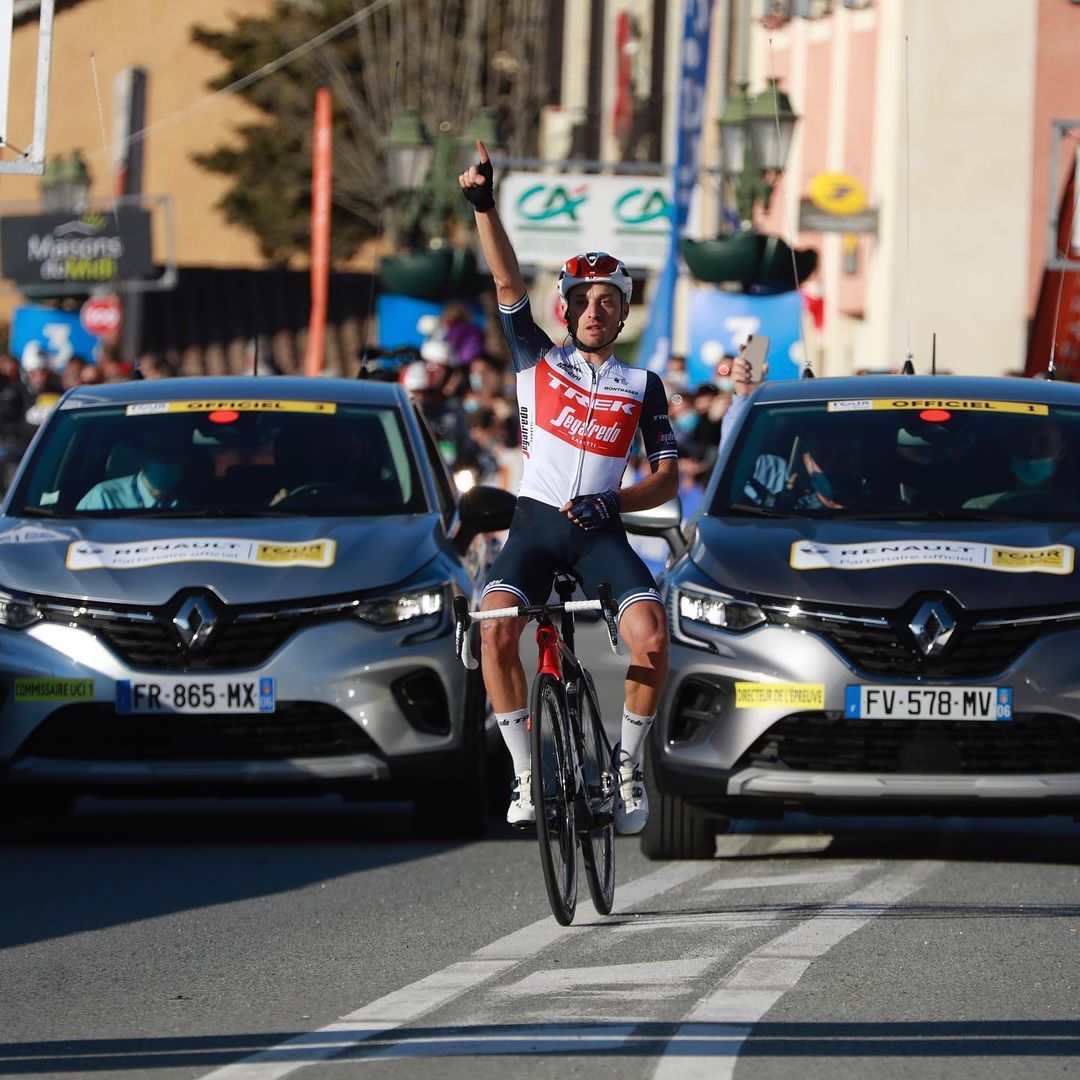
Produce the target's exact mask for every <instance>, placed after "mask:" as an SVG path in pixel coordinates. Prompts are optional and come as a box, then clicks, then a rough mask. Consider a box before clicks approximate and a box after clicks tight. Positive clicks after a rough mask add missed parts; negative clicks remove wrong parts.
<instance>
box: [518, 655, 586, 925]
mask: <svg viewBox="0 0 1080 1080" xmlns="http://www.w3.org/2000/svg"><path fill="white" fill-rule="evenodd" d="M530 706H531V707H530V714H529V715H530V721H531V723H532V789H533V804H534V805H535V807H536V839H537V841H538V843H539V845H540V865H541V867H543V870H544V885H545V886H546V888H547V894H548V901H549V902H550V904H551V911H552V914H553V915H554V916H555V918H556V920H557V921H558V922H560V923H561V924H562V925H563V926H569V925H570V923H571V922H573V919H574V910H575V908H576V907H577V849H576V847H575V842H576V841H575V834H574V778H573V763H572V759H571V756H570V731H569V725H568V722H567V715H566V695H565V693H564V691H563V687H562V683H561V682H559V680H558V679H556V678H555V677H554V676H553V675H547V674H540V675H537V676H536V679H535V681H534V682H533V688H532V701H531V702H530Z"/></svg>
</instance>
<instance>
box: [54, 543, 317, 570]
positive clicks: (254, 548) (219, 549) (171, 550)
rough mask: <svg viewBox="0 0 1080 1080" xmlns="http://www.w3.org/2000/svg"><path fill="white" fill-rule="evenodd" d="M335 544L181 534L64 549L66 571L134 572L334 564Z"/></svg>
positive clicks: (80, 544) (72, 546)
mask: <svg viewBox="0 0 1080 1080" xmlns="http://www.w3.org/2000/svg"><path fill="white" fill-rule="evenodd" d="M336 552H337V542H336V541H335V540H327V539H319V540H304V541H301V542H299V543H294V544H282V543H278V542H277V541H273V540H251V539H245V538H240V537H230V536H183V537H176V538H174V539H162V540H141V541H133V542H131V543H128V544H93V543H91V542H90V541H88V540H78V541H76V542H75V543H74V544H71V545H70V546H69V547H68V552H67V568H68V569H69V570H138V569H141V568H142V567H144V566H164V565H167V564H169V563H186V562H223V563H236V564H238V565H243V566H264V567H265V566H273V567H281V566H310V567H314V568H315V569H319V570H322V569H325V568H326V567H328V566H333V564H334V558H335V555H336Z"/></svg>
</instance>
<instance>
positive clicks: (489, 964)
mask: <svg viewBox="0 0 1080 1080" xmlns="http://www.w3.org/2000/svg"><path fill="white" fill-rule="evenodd" d="M715 870H716V864H715V863H711V862H702V863H672V864H670V865H668V866H665V867H663V868H662V869H660V870H657V871H655V872H653V873H651V874H646V875H645V877H643V878H638V879H637V881H632V882H630V883H629V884H628V885H621V886H619V887H618V889H617V890H616V894H615V899H616V904H617V910H618V911H623V910H625V909H626V908H628V907H632V906H633V905H634V904H640V903H643V902H644V901H646V900H651V899H652V898H653V897H654V896H658V895H659V894H660V893H664V892H667V891H668V890H669V889H674V888H677V887H678V886H680V885H684V884H685V883H686V882H688V881H692V880H693V879H694V878H696V877H701V876H702V875H703V874H707V873H711V872H714V871H715ZM578 919H579V921H578V923H576V924H575V925H574V926H559V924H558V923H556V922H555V920H554V919H552V918H550V917H548V918H545V919H540V920H539V921H537V922H535V923H533V924H532V925H531V926H526V927H525V928H524V929H522V930H516V931H514V933H512V934H507V935H506V936H505V937H502V938H499V940H498V941H494V942H492V943H491V944H490V945H486V946H484V947H483V948H481V949H477V951H476V952H474V953H473V954H472V956H471V957H470V958H469V959H468V960H463V961H461V962H460V963H457V964H450V965H449V967H446V968H443V969H442V971H437V972H435V973H434V974H432V975H428V976H427V977H426V978H423V979H419V980H418V981H416V982H414V983H411V984H410V985H409V986H405V987H402V988H401V989H400V990H395V991H394V992H393V993H390V994H387V995H385V996H384V997H381V998H379V999H378V1000H376V1001H373V1002H371V1003H370V1004H368V1005H365V1006H363V1007H362V1008H359V1009H356V1010H355V1011H354V1012H351V1013H348V1014H346V1015H345V1016H343V1017H341V1019H340V1020H338V1021H336V1022H335V1023H333V1024H327V1025H326V1026H325V1027H322V1028H319V1029H318V1030H317V1031H312V1032H306V1033H305V1034H303V1035H297V1036H296V1037H295V1038H292V1039H288V1040H286V1041H285V1042H282V1043H278V1044H277V1045H276V1046H272V1047H269V1048H268V1049H266V1050H263V1051H260V1052H259V1053H257V1054H252V1055H250V1056H249V1057H246V1058H243V1059H241V1060H240V1061H238V1062H235V1063H233V1064H232V1065H225V1066H223V1067H222V1068H220V1069H214V1070H213V1071H212V1072H209V1073H206V1074H205V1075H204V1077H203V1080H278V1078H279V1077H282V1076H288V1075H289V1073H292V1072H295V1071H296V1070H297V1069H302V1068H305V1067H306V1066H308V1065H313V1064H315V1063H316V1062H319V1061H325V1060H326V1059H327V1058H332V1057H336V1056H337V1055H338V1054H342V1053H345V1052H346V1051H347V1050H349V1049H350V1048H352V1047H355V1046H357V1045H359V1044H360V1043H362V1042H364V1041H365V1040H368V1039H371V1038H374V1037H375V1036H378V1035H381V1034H384V1033H385V1032H388V1031H392V1030H393V1029H394V1028H397V1027H400V1026H401V1025H402V1024H407V1023H411V1022H412V1021H414V1020H417V1019H419V1018H420V1017H421V1016H423V1015H424V1014H425V1013H428V1012H431V1011H432V1010H434V1009H437V1008H439V1007H441V1006H443V1005H446V1004H447V1003H448V1002H450V1001H453V1000H454V999H455V998H457V997H460V996H461V995H462V994H464V993H466V992H468V991H469V990H472V989H474V988H476V987H477V986H480V985H482V984H483V983H485V982H488V981H489V980H490V979H493V978H495V977H496V976H497V975H501V974H502V973H503V972H504V971H507V970H508V969H510V968H512V967H514V966H515V965H517V964H520V963H522V962H523V961H525V960H529V959H531V958H532V957H533V956H535V955H536V953H538V952H540V951H541V950H542V949H546V948H547V947H548V946H550V945H553V944H555V943H556V942H558V941H561V940H562V939H563V938H566V937H569V936H570V935H572V934H583V933H588V932H589V931H590V930H593V929H596V927H597V926H604V925H606V920H605V919H602V918H601V916H599V915H597V914H596V912H595V910H594V909H593V907H592V905H591V904H590V903H588V901H586V902H584V903H583V904H582V906H581V908H580V909H579V914H578Z"/></svg>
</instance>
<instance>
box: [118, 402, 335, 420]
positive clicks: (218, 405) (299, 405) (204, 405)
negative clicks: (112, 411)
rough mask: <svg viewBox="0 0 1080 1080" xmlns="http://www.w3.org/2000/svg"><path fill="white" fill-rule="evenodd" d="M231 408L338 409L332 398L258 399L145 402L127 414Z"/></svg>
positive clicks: (127, 411)
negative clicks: (297, 399) (310, 399)
mask: <svg viewBox="0 0 1080 1080" xmlns="http://www.w3.org/2000/svg"><path fill="white" fill-rule="evenodd" d="M219 410H232V411H233V412H277V413H284V412H298V413H323V414H325V415H327V416H330V415H332V414H334V413H336V412H337V403H336V402H333V401H264V400H260V399H258V398H255V399H251V400H245V401H229V400H223V401H213V400H203V399H200V400H198V401H142V402H139V403H138V404H137V405H129V406H128V407H127V408H126V409H125V410H124V412H125V414H126V415H127V416H152V415H154V414H155V413H193V412H197V413H204V412H218V411H219Z"/></svg>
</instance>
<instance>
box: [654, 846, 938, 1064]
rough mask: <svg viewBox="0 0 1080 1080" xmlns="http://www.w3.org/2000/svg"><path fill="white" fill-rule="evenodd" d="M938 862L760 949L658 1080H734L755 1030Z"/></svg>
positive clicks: (675, 1044) (865, 892)
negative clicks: (818, 963)
mask: <svg viewBox="0 0 1080 1080" xmlns="http://www.w3.org/2000/svg"><path fill="white" fill-rule="evenodd" d="M940 865H941V864H940V863H931V862H919V863H916V864H915V865H914V866H913V867H911V868H910V869H908V870H904V871H900V872H897V873H895V874H887V875H885V876H883V877H880V878H878V879H877V880H875V881H872V882H871V883H870V884H869V885H866V886H865V887H863V888H861V889H857V890H856V891H855V892H853V893H851V894H849V895H848V896H846V897H845V898H844V899H843V900H840V901H838V902H836V903H835V904H830V905H829V906H828V907H826V908H825V909H824V910H822V911H820V912H818V913H817V914H816V915H814V917H813V918H810V919H806V920H805V921H804V922H801V923H799V924H798V925H797V926H795V927H792V929H790V930H788V931H787V932H786V933H784V934H780V935H779V936H778V937H776V938H773V939H772V941H769V942H766V943H765V944H764V945H762V946H760V947H759V948H757V949H755V950H754V951H753V952H752V953H750V954H749V955H748V956H746V957H745V958H744V959H743V960H742V961H741V962H740V963H739V964H737V965H736V967H735V969H734V970H733V971H732V972H731V973H730V974H729V975H728V976H727V977H726V978H725V979H723V980H722V981H721V982H720V984H719V985H718V986H717V987H716V989H715V990H713V991H712V993H710V994H708V995H706V996H705V997H704V998H702V999H701V1000H700V1001H699V1002H698V1003H697V1005H696V1006H695V1007H694V1008H693V1009H692V1010H691V1011H690V1014H689V1015H688V1016H687V1018H686V1020H685V1021H684V1022H683V1023H682V1025H681V1026H680V1027H679V1029H678V1031H676V1033H675V1035H674V1036H673V1037H672V1038H671V1040H670V1041H669V1042H668V1044H667V1048H666V1049H665V1051H664V1056H663V1057H662V1058H661V1060H660V1064H659V1066H658V1067H657V1069H656V1072H655V1073H654V1074H653V1080H731V1078H732V1077H733V1076H734V1074H735V1066H736V1064H737V1063H738V1059H739V1052H740V1050H741V1049H742V1046H743V1043H745V1041H746V1039H747V1038H748V1037H749V1036H750V1035H751V1034H752V1033H753V1030H754V1024H755V1023H757V1021H758V1020H760V1019H761V1018H762V1017H763V1016H764V1015H765V1014H766V1013H767V1012H768V1011H769V1010H770V1009H771V1008H772V1007H773V1006H774V1005H776V1003H777V1002H778V1001H779V1000H780V999H781V998H782V997H783V996H784V994H786V993H787V992H788V991H789V990H790V989H792V987H794V986H795V984H796V983H797V982H798V981H799V980H800V979H801V978H802V977H803V975H804V974H805V973H806V971H807V969H808V968H809V967H810V965H811V964H812V963H813V962H814V961H815V960H817V959H819V958H820V957H821V956H824V955H825V953H827V952H828V951H829V950H830V949H831V948H832V947H833V946H834V945H837V944H839V943H840V942H841V941H843V940H844V938H846V937H848V936H849V935H851V934H853V933H855V931H856V930H861V929H862V927H864V926H865V925H866V924H867V923H868V922H870V921H871V920H872V919H874V918H876V917H877V916H879V915H882V914H884V913H885V912H886V911H888V910H889V908H891V907H893V906H894V905H895V904H898V903H899V902H900V901H901V900H903V899H904V898H905V897H907V896H910V895H911V894H912V893H913V892H915V891H916V890H917V889H920V888H921V887H922V886H923V884H924V883H925V881H926V879H927V878H928V877H929V876H930V875H931V873H933V872H934V871H935V870H937V869H938V868H939V867H940Z"/></svg>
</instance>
